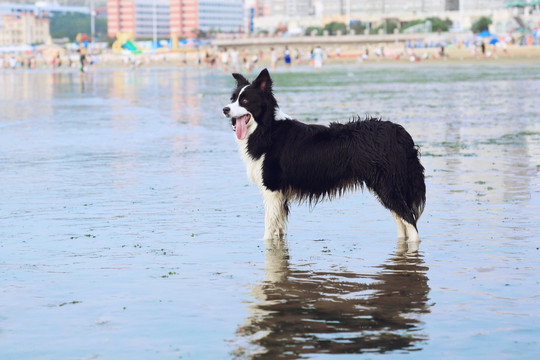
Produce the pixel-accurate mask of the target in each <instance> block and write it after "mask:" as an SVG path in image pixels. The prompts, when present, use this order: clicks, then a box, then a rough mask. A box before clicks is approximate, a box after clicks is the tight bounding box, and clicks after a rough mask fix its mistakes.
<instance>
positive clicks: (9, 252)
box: [0, 64, 540, 359]
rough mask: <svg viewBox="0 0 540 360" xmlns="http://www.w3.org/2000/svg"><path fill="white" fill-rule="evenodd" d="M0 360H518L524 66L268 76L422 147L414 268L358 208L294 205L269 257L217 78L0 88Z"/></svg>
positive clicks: (538, 193)
mask: <svg viewBox="0 0 540 360" xmlns="http://www.w3.org/2000/svg"><path fill="white" fill-rule="evenodd" d="M0 83H1V84H2V86H0V109H2V110H1V118H0V174H1V176H0V199H1V200H2V201H1V205H0V294H1V301H0V355H1V357H2V358H5V359H37V358H39V359H88V358H96V359H119V358H129V359H148V358H159V359H178V358H182V359H233V358H234V359H251V358H253V359H276V358H283V359H333V358H334V357H336V354H341V356H339V357H338V358H339V359H348V358H358V357H359V354H363V356H362V355H360V357H365V358H376V357H381V356H382V357H384V358H385V359H386V358H394V357H396V358H397V357H403V356H409V357H413V358H415V359H417V358H418V359H432V358H435V357H443V358H475V359H493V358H497V359H514V358H519V359H525V358H531V359H532V358H535V357H536V356H537V355H538V353H539V352H540V343H539V340H538V339H539V338H540V325H539V324H540V315H539V312H538V309H539V308H540V306H539V303H540V285H539V282H540V275H539V273H540V271H539V270H540V266H539V265H540V264H539V260H538V258H539V255H540V250H539V248H540V237H539V236H538V233H539V231H540V186H539V185H540V184H539V180H538V173H539V171H540V116H539V113H540V105H539V103H538V96H537V95H538V94H539V93H540V73H539V72H538V71H537V66H536V65H535V64H525V65H520V64H503V65H497V64H488V65H486V64H484V65H482V66H481V67H480V66H478V65H475V64H469V65H460V64H452V65H448V66H441V65H427V64H421V65H420V66H418V64H400V65H389V64H385V65H369V66H364V65H362V66H361V65H357V66H349V67H343V68H337V67H333V68H325V69H324V70H323V71H322V72H321V73H313V72H312V71H311V70H310V69H307V68H299V69H295V70H294V71H292V72H291V73H284V72H282V73H277V74H274V88H275V93H276V97H277V99H278V101H279V103H280V105H281V107H282V109H283V110H284V111H285V112H286V113H288V114H290V115H293V116H295V117H297V118H298V119H300V120H304V121H309V122H312V123H323V124H324V123H328V122H331V121H347V119H349V118H351V117H353V116H356V115H360V116H364V115H366V114H368V115H373V116H381V117H383V118H385V119H388V120H393V121H395V122H398V123H400V124H402V125H403V126H405V128H406V129H407V130H408V131H409V132H410V133H411V134H412V136H413V137H414V139H415V140H416V142H417V143H418V144H419V145H420V146H421V152H422V163H423V164H424V166H425V168H426V181H427V189H428V193H427V205H426V209H425V212H424V215H423V217H422V218H421V220H420V222H419V230H420V236H421V238H422V243H421V246H420V251H419V252H418V254H407V253H406V252H405V251H404V246H403V244H400V243H398V242H397V241H396V229H395V225H394V221H393V219H392V217H391V216H390V214H389V212H388V211H386V210H384V209H383V208H382V207H381V206H380V205H379V204H378V203H377V201H376V200H375V199H373V197H372V196H371V195H370V194H369V193H368V192H366V193H364V194H362V193H357V194H353V195H348V196H346V197H345V199H341V200H338V201H335V202H332V203H322V204H319V205H317V206H316V207H315V208H309V207H308V206H305V205H304V206H293V207H292V211H291V217H290V226H289V236H288V238H287V241H286V242H285V243H278V244H265V243H264V242H263V241H262V239H261V237H262V234H263V207H262V199H261V196H260V195H259V194H258V190H257V189H256V188H255V187H254V186H253V185H251V184H249V182H248V180H247V177H246V175H245V168H244V165H243V164H242V162H241V160H240V157H239V155H238V152H237V148H236V144H235V141H234V134H233V133H232V131H231V129H230V123H229V122H228V121H227V120H225V119H224V118H222V117H221V116H220V109H221V108H222V107H223V105H224V104H227V103H228V98H229V92H230V90H231V88H232V87H233V85H234V80H233V79H232V77H230V76H228V75H224V74H221V73H217V72H208V71H206V70H201V71H187V70H179V69H161V70H160V69H152V70H145V69H141V70H138V71H136V72H134V71H129V70H125V71H124V70H102V71H99V72H96V73H90V74H87V75H86V76H82V77H81V76H80V75H79V74H77V73H74V72H73V73H71V72H66V73H51V72H25V71H20V72H9V71H6V72H0Z"/></svg>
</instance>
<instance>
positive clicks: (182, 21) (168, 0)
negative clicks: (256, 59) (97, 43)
mask: <svg viewBox="0 0 540 360" xmlns="http://www.w3.org/2000/svg"><path fill="white" fill-rule="evenodd" d="M107 13H108V34H109V37H115V36H116V34H117V33H118V32H121V33H129V34H132V35H133V37H134V38H137V39H141V38H152V37H153V34H154V32H156V33H157V37H158V38H169V37H170V36H171V35H173V34H175V35H177V36H179V37H185V38H191V37H196V36H197V34H198V33H199V32H205V33H208V32H225V33H233V32H234V33H236V32H239V31H243V29H244V2H243V0H108V1H107Z"/></svg>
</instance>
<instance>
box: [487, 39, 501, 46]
mask: <svg viewBox="0 0 540 360" xmlns="http://www.w3.org/2000/svg"><path fill="white" fill-rule="evenodd" d="M498 42H499V39H497V38H493V39H491V40H490V41H489V44H490V45H493V44H496V43H498Z"/></svg>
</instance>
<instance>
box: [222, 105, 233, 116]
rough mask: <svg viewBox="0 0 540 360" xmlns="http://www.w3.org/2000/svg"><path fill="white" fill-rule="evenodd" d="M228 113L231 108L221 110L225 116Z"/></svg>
mask: <svg viewBox="0 0 540 360" xmlns="http://www.w3.org/2000/svg"><path fill="white" fill-rule="evenodd" d="M230 112H231V108H230V107H228V106H226V107H224V108H223V113H224V114H225V115H229V113H230Z"/></svg>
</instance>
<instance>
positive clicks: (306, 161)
mask: <svg viewBox="0 0 540 360" xmlns="http://www.w3.org/2000/svg"><path fill="white" fill-rule="evenodd" d="M233 77H234V78H235V79H236V82H237V83H236V89H235V90H234V91H233V93H232V96H231V103H230V104H229V105H227V106H225V107H224V108H223V114H224V115H225V116H226V117H228V118H230V119H231V121H232V126H233V129H234V131H235V133H236V138H237V143H238V147H239V149H240V153H241V155H242V158H243V160H244V162H245V163H246V166H247V173H248V176H249V178H250V179H251V181H253V182H254V183H255V184H256V185H257V186H258V187H259V189H260V190H261V192H262V195H263V198H264V207H265V224H264V226H265V233H264V237H265V239H271V238H273V237H276V236H277V237H281V236H283V235H284V234H285V232H286V229H287V216H288V213H289V203H290V202H292V201H299V202H302V201H304V200H307V201H309V202H315V203H316V202H318V201H320V200H323V199H327V198H328V199H332V198H335V197H337V196H339V195H341V194H343V193H344V192H346V191H348V190H354V189H356V188H363V187H364V186H365V187H367V188H368V189H369V190H371V191H372V192H373V193H374V194H375V196H376V197H377V198H378V199H379V200H380V202H381V203H382V205H383V206H385V207H386V208H387V209H389V210H390V211H391V212H392V215H393V216H394V219H395V221H396V224H397V232H398V237H399V238H408V241H411V242H418V241H420V238H419V236H418V231H417V227H416V222H417V221H418V219H419V218H420V215H421V214H422V211H423V209H424V204H425V201H426V186H425V183H424V167H423V166H422V165H421V164H420V160H419V158H418V157H419V153H418V150H417V147H416V146H415V144H414V141H413V139H412V138H411V136H410V135H409V133H407V131H405V129H404V128H403V127H402V126H400V125H397V124H394V123H392V122H390V121H381V120H379V119H374V118H368V119H366V120H359V119H357V120H353V121H350V122H348V123H346V124H340V123H332V124H330V125H329V126H323V125H307V124H304V123H301V122H299V121H296V120H293V119H291V118H290V117H289V116H288V115H286V114H285V113H283V112H282V111H281V110H280V108H279V106H278V104H277V101H276V99H275V98H274V95H273V93H272V79H271V78H270V74H269V73H268V71H267V70H266V69H264V70H263V71H261V73H260V74H259V76H258V77H257V78H256V79H255V81H253V83H251V84H250V83H249V81H248V80H246V78H245V77H244V76H242V75H240V74H233Z"/></svg>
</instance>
